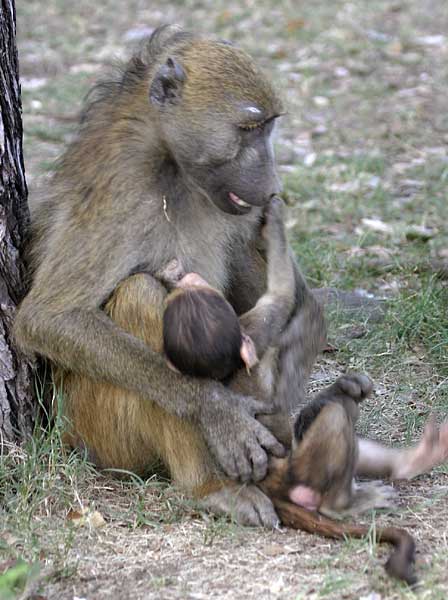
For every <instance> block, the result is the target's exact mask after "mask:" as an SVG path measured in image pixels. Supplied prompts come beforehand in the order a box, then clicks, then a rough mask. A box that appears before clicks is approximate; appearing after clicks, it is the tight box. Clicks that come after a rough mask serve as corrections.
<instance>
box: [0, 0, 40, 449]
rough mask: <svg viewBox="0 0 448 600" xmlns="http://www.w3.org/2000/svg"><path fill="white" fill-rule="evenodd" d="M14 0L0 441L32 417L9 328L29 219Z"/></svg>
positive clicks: (2, 199) (3, 206) (0, 121)
mask: <svg viewBox="0 0 448 600" xmlns="http://www.w3.org/2000/svg"><path fill="white" fill-rule="evenodd" d="M15 37H16V15H15V6H14V0H1V9H0V445H1V444H2V443H3V442H4V441H9V442H11V441H19V440H20V439H23V438H24V437H25V436H26V435H28V434H29V433H30V432H31V428H32V424H33V417H34V415H35V412H36V409H35V402H34V400H33V393H32V391H33V384H32V372H31V364H30V362H29V361H27V360H26V359H25V358H24V357H23V356H22V355H21V354H20V353H19V352H18V350H17V348H16V347H15V345H14V342H13V340H12V335H11V328H12V323H13V319H14V314H15V311H16V307H17V304H18V303H19V302H20V300H21V298H22V297H23V295H24V292H25V268H24V263H23V259H22V249H23V243H24V240H25V235H26V230H27V228H28V223H29V211H28V205H27V188H26V182H25V170H24V166H23V155H22V118H21V110H22V105H21V100H20V85H19V74H18V60H17V47H16V41H15Z"/></svg>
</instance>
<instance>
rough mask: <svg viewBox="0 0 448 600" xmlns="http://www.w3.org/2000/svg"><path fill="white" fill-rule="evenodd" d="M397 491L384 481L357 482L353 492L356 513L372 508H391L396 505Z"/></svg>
mask: <svg viewBox="0 0 448 600" xmlns="http://www.w3.org/2000/svg"><path fill="white" fill-rule="evenodd" d="M397 495H398V494H397V490H396V489H395V488H393V487H392V486H391V485H386V484H385V483H383V482H382V481H361V482H360V481H357V482H355V487H354V490H353V505H354V507H355V510H356V512H358V513H360V512H364V511H366V510H371V509H372V508H391V507H393V506H394V505H395V500H396V498H397Z"/></svg>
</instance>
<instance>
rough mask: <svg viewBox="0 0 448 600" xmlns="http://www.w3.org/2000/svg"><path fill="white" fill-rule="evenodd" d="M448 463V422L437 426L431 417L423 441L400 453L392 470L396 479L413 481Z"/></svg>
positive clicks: (392, 475) (392, 474)
mask: <svg viewBox="0 0 448 600" xmlns="http://www.w3.org/2000/svg"><path fill="white" fill-rule="evenodd" d="M447 461H448V421H445V422H444V423H442V425H440V427H439V425H437V423H436V420H435V417H434V416H431V417H430V418H429V419H428V421H427V423H426V425H425V429H424V431H423V436H422V439H421V440H420V441H419V442H418V444H416V445H415V446H413V447H412V448H406V449H404V450H402V451H401V452H400V454H399V455H398V456H397V459H396V461H395V463H396V464H395V465H394V467H393V469H392V473H391V477H392V478H394V479H412V477H416V476H417V475H421V474H422V473H426V472H427V471H430V470H431V469H433V468H434V467H437V466H438V465H441V464H443V463H445V462H447Z"/></svg>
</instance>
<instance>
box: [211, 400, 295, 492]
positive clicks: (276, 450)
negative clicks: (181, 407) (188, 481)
mask: <svg viewBox="0 0 448 600" xmlns="http://www.w3.org/2000/svg"><path fill="white" fill-rule="evenodd" d="M266 412H269V410H267V409H266V406H265V405H264V404H262V403H261V402H258V401H257V400H254V399H253V398H250V397H247V396H241V395H239V394H234V393H232V392H230V391H228V390H225V391H223V392H222V393H219V394H218V393H217V394H216V397H214V398H209V399H208V400H206V401H205V402H204V404H203V406H202V407H201V419H200V422H201V427H202V431H203V433H204V436H205V438H206V440H207V443H208V445H209V447H210V449H211V451H212V453H213V454H214V455H215V458H216V460H217V461H218V464H219V465H220V467H221V468H222V469H223V471H224V473H225V474H226V475H228V476H229V477H231V478H232V479H239V480H240V481H244V482H246V481H250V480H252V481H260V480H261V479H264V477H265V476H266V473H267V467H268V453H270V454H273V455H274V456H278V457H283V456H284V455H285V449H284V447H283V446H282V444H280V442H279V441H278V440H277V439H276V438H275V437H274V436H273V435H272V434H271V433H270V432H269V431H268V430H267V429H266V428H265V427H264V426H263V425H261V423H259V422H258V421H257V420H256V419H255V418H254V417H255V415H256V414H260V413H266Z"/></svg>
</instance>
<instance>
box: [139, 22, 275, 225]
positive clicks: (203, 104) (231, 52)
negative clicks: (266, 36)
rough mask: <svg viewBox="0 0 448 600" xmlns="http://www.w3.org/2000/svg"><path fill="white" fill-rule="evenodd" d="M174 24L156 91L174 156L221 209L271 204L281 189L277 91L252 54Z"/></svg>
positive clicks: (158, 64) (159, 62) (155, 77)
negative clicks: (275, 143) (274, 141)
mask: <svg viewBox="0 0 448 600" xmlns="http://www.w3.org/2000/svg"><path fill="white" fill-rule="evenodd" d="M169 29H170V28H168V30H163V31H162V33H163V37H164V38H165V39H164V41H163V43H161V44H160V42H159V44H160V50H159V52H158V56H157V59H156V61H155V67H154V71H153V74H152V77H151V80H150V89H149V96H150V101H151V103H152V105H153V107H154V108H155V110H156V111H157V112H158V117H159V118H158V121H159V124H160V130H161V135H162V138H163V141H164V143H165V144H166V146H167V148H168V151H169V153H170V154H171V156H172V157H173V159H174V161H175V162H176V163H177V165H178V166H179V168H180V169H181V170H182V172H183V174H184V175H185V177H186V180H187V181H188V182H189V184H190V185H193V186H196V187H197V188H199V189H200V190H201V191H202V192H203V193H204V194H205V195H206V196H207V197H208V198H209V200H210V201H211V202H213V204H214V205H215V206H216V207H218V208H219V209H220V210H222V211H224V212H226V213H229V214H233V215H241V214H246V213H249V212H250V211H251V210H252V207H253V206H264V205H265V204H266V203H267V202H268V200H269V198H271V197H272V196H273V195H274V194H277V193H278V192H279V191H280V189H281V185H280V181H279V179H278V175H277V172H276V166H275V158H274V152H273V146H272V132H273V129H274V124H275V120H276V118H277V117H278V116H279V115H280V114H281V112H282V105H281V102H280V100H279V98H278V96H277V94H276V93H275V91H274V89H273V87H272V85H271V84H270V83H269V81H268V80H267V78H266V77H265V76H264V75H263V73H262V72H261V71H260V70H259V69H258V68H257V67H256V66H255V64H254V63H253V61H252V59H251V58H250V57H249V56H248V55H247V54H246V53H245V52H243V51H241V50H239V49H237V48H235V47H234V46H232V45H231V44H228V43H226V42H223V41H216V40H210V39H208V38H202V37H197V36H194V35H192V34H188V33H185V32H179V31H176V32H175V33H173V34H172V35H171V36H170V35H169ZM156 35H157V34H156Z"/></svg>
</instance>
